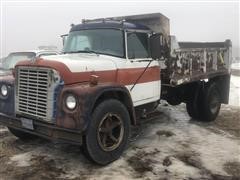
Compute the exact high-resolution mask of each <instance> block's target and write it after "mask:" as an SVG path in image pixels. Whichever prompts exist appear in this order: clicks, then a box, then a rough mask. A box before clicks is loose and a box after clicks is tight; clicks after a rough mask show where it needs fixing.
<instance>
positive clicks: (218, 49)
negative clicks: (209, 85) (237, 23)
mask: <svg viewBox="0 0 240 180" xmlns="http://www.w3.org/2000/svg"><path fill="white" fill-rule="evenodd" d="M178 44H179V48H176V49H172V53H171V56H170V58H168V59H166V60H164V64H165V65H166V66H165V68H163V69H162V83H163V84H166V85H167V84H168V85H171V86H176V85H181V84H184V83H189V82H192V81H198V80H201V79H208V78H212V77H215V76H219V75H226V74H229V73H230V64H231V41H230V40H226V41H225V42H211V43H200V42H180V43H178Z"/></svg>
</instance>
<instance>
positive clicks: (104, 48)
mask: <svg viewBox="0 0 240 180" xmlns="http://www.w3.org/2000/svg"><path fill="white" fill-rule="evenodd" d="M63 52H64V53H77V52H86V53H97V54H106V55H112V56H117V57H124V41H123V31H121V30H117V29H88V30H81V31H73V32H71V33H70V34H69V35H68V38H67V42H66V43H65V45H64V48H63Z"/></svg>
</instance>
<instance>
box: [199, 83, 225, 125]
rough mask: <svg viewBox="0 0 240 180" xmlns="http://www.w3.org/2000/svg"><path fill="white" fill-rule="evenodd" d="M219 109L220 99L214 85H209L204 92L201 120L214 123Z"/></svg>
mask: <svg viewBox="0 0 240 180" xmlns="http://www.w3.org/2000/svg"><path fill="white" fill-rule="evenodd" d="M220 108H221V97H220V93H219V90H218V87H217V85H216V83H211V84H210V85H209V86H208V87H207V88H206V90H205V91H204V98H203V102H202V111H203V113H202V120H203V121H214V120H215V119H216V117H217V115H218V114H219V111H220Z"/></svg>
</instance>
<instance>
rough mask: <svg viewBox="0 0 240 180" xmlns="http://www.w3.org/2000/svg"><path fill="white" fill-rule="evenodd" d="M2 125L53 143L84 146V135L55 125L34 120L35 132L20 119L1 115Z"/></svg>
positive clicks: (0, 121)
mask: <svg viewBox="0 0 240 180" xmlns="http://www.w3.org/2000/svg"><path fill="white" fill-rule="evenodd" d="M0 123H1V124H3V125H4V126H7V127H12V128H15V129H18V130H21V131H23V132H27V133H30V134H34V135H37V136H40V137H43V138H45V139H50V140H52V141H60V142H67V143H71V144H77V145H82V133H81V132H79V131H76V130H71V129H66V128H60V127H57V126H56V125H54V124H48V123H44V122H41V121H35V120H33V127H34V130H30V129H26V128H24V127H23V126H22V123H21V120H20V118H17V117H12V116H8V115H6V114H3V113H0Z"/></svg>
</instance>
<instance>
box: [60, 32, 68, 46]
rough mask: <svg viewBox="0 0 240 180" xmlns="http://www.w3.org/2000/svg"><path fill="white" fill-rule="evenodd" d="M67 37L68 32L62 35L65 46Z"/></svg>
mask: <svg viewBox="0 0 240 180" xmlns="http://www.w3.org/2000/svg"><path fill="white" fill-rule="evenodd" d="M67 37H68V34H64V35H61V38H62V43H63V46H64V44H65V42H66V41H67Z"/></svg>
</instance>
